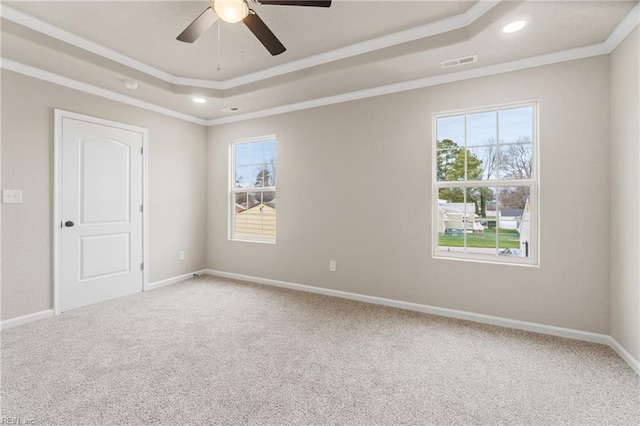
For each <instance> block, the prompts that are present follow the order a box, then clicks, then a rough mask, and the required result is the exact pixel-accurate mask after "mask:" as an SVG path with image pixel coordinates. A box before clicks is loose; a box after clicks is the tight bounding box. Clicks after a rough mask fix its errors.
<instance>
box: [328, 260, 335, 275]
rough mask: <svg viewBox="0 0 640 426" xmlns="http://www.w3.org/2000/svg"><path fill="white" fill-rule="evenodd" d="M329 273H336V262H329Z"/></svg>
mask: <svg viewBox="0 0 640 426" xmlns="http://www.w3.org/2000/svg"><path fill="white" fill-rule="evenodd" d="M329 271H331V272H335V271H336V261H335V260H330V261H329Z"/></svg>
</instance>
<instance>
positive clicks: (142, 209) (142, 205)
mask: <svg viewBox="0 0 640 426" xmlns="http://www.w3.org/2000/svg"><path fill="white" fill-rule="evenodd" d="M143 211H144V204H140V212H143Z"/></svg>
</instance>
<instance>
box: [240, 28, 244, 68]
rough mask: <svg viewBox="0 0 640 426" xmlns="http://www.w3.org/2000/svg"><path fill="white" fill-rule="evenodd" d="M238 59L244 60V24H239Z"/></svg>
mask: <svg viewBox="0 0 640 426" xmlns="http://www.w3.org/2000/svg"><path fill="white" fill-rule="evenodd" d="M240 59H243V60H244V25H241V26H240Z"/></svg>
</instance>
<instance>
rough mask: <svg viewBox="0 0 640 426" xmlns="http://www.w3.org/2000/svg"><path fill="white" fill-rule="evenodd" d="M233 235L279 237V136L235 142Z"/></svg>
mask: <svg viewBox="0 0 640 426" xmlns="http://www.w3.org/2000/svg"><path fill="white" fill-rule="evenodd" d="M230 180H231V200H230V205H231V206H230V207H231V214H230V217H231V223H230V238H231V239H237V240H249V241H263V242H275V240H276V139H275V137H273V136H268V137H263V138H258V139H251V140H245V141H240V142H234V143H232V144H231V179H230Z"/></svg>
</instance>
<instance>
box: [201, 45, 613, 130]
mask: <svg viewBox="0 0 640 426" xmlns="http://www.w3.org/2000/svg"><path fill="white" fill-rule="evenodd" d="M606 53H608V52H607V51H606V48H605V46H604V43H600V44H596V45H591V46H586V47H580V48H577V49H570V50H563V51H560V52H554V53H549V54H545V55H540V56H534V57H530V58H525V59H519V60H516V61H510V62H503V63H500V64H496V65H488V66H484V67H479V68H474V69H471V70H467V71H459V72H455V73H450V74H443V75H438V76H434V77H426V78H421V79H417V80H409V81H403V82H401V83H393V84H388V85H385V86H378V87H373V88H370V89H363V90H357V91H354V92H349V93H342V94H340V95H335V96H327V97H325V98H318V99H313V100H310V101H304V102H297V103H293V104H289V105H283V106H279V107H275V108H268V109H263V110H260V111H255V112H249V113H245V114H240V115H235V116H232V117H223V118H215V119H212V120H208V121H207V126H217V125H220V124H227V123H234V122H238V121H245V120H251V119H254V118H261V117H268V116H271V115H277V114H283V113H286V112H293V111H300V110H303V109H309V108H316V107H320V106H326V105H332V104H338V103H343V102H350V101H355V100H359V99H366V98H372V97H376V96H382V95H389V94H393V93H398V92H406V91H408V90H415V89H422V88H425V87H431V86H438V85H441V84H447V83H454V82H456V81H463V80H470V79H473V78H480V77H487V76H491V75H496V74H503V73H506V72H511V71H519V70H523V69H527V68H533V67H539V66H543V65H551V64H556V63H559V62H567V61H573V60H576V59H583V58H589V57H592V56H599V55H603V54H606Z"/></svg>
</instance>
